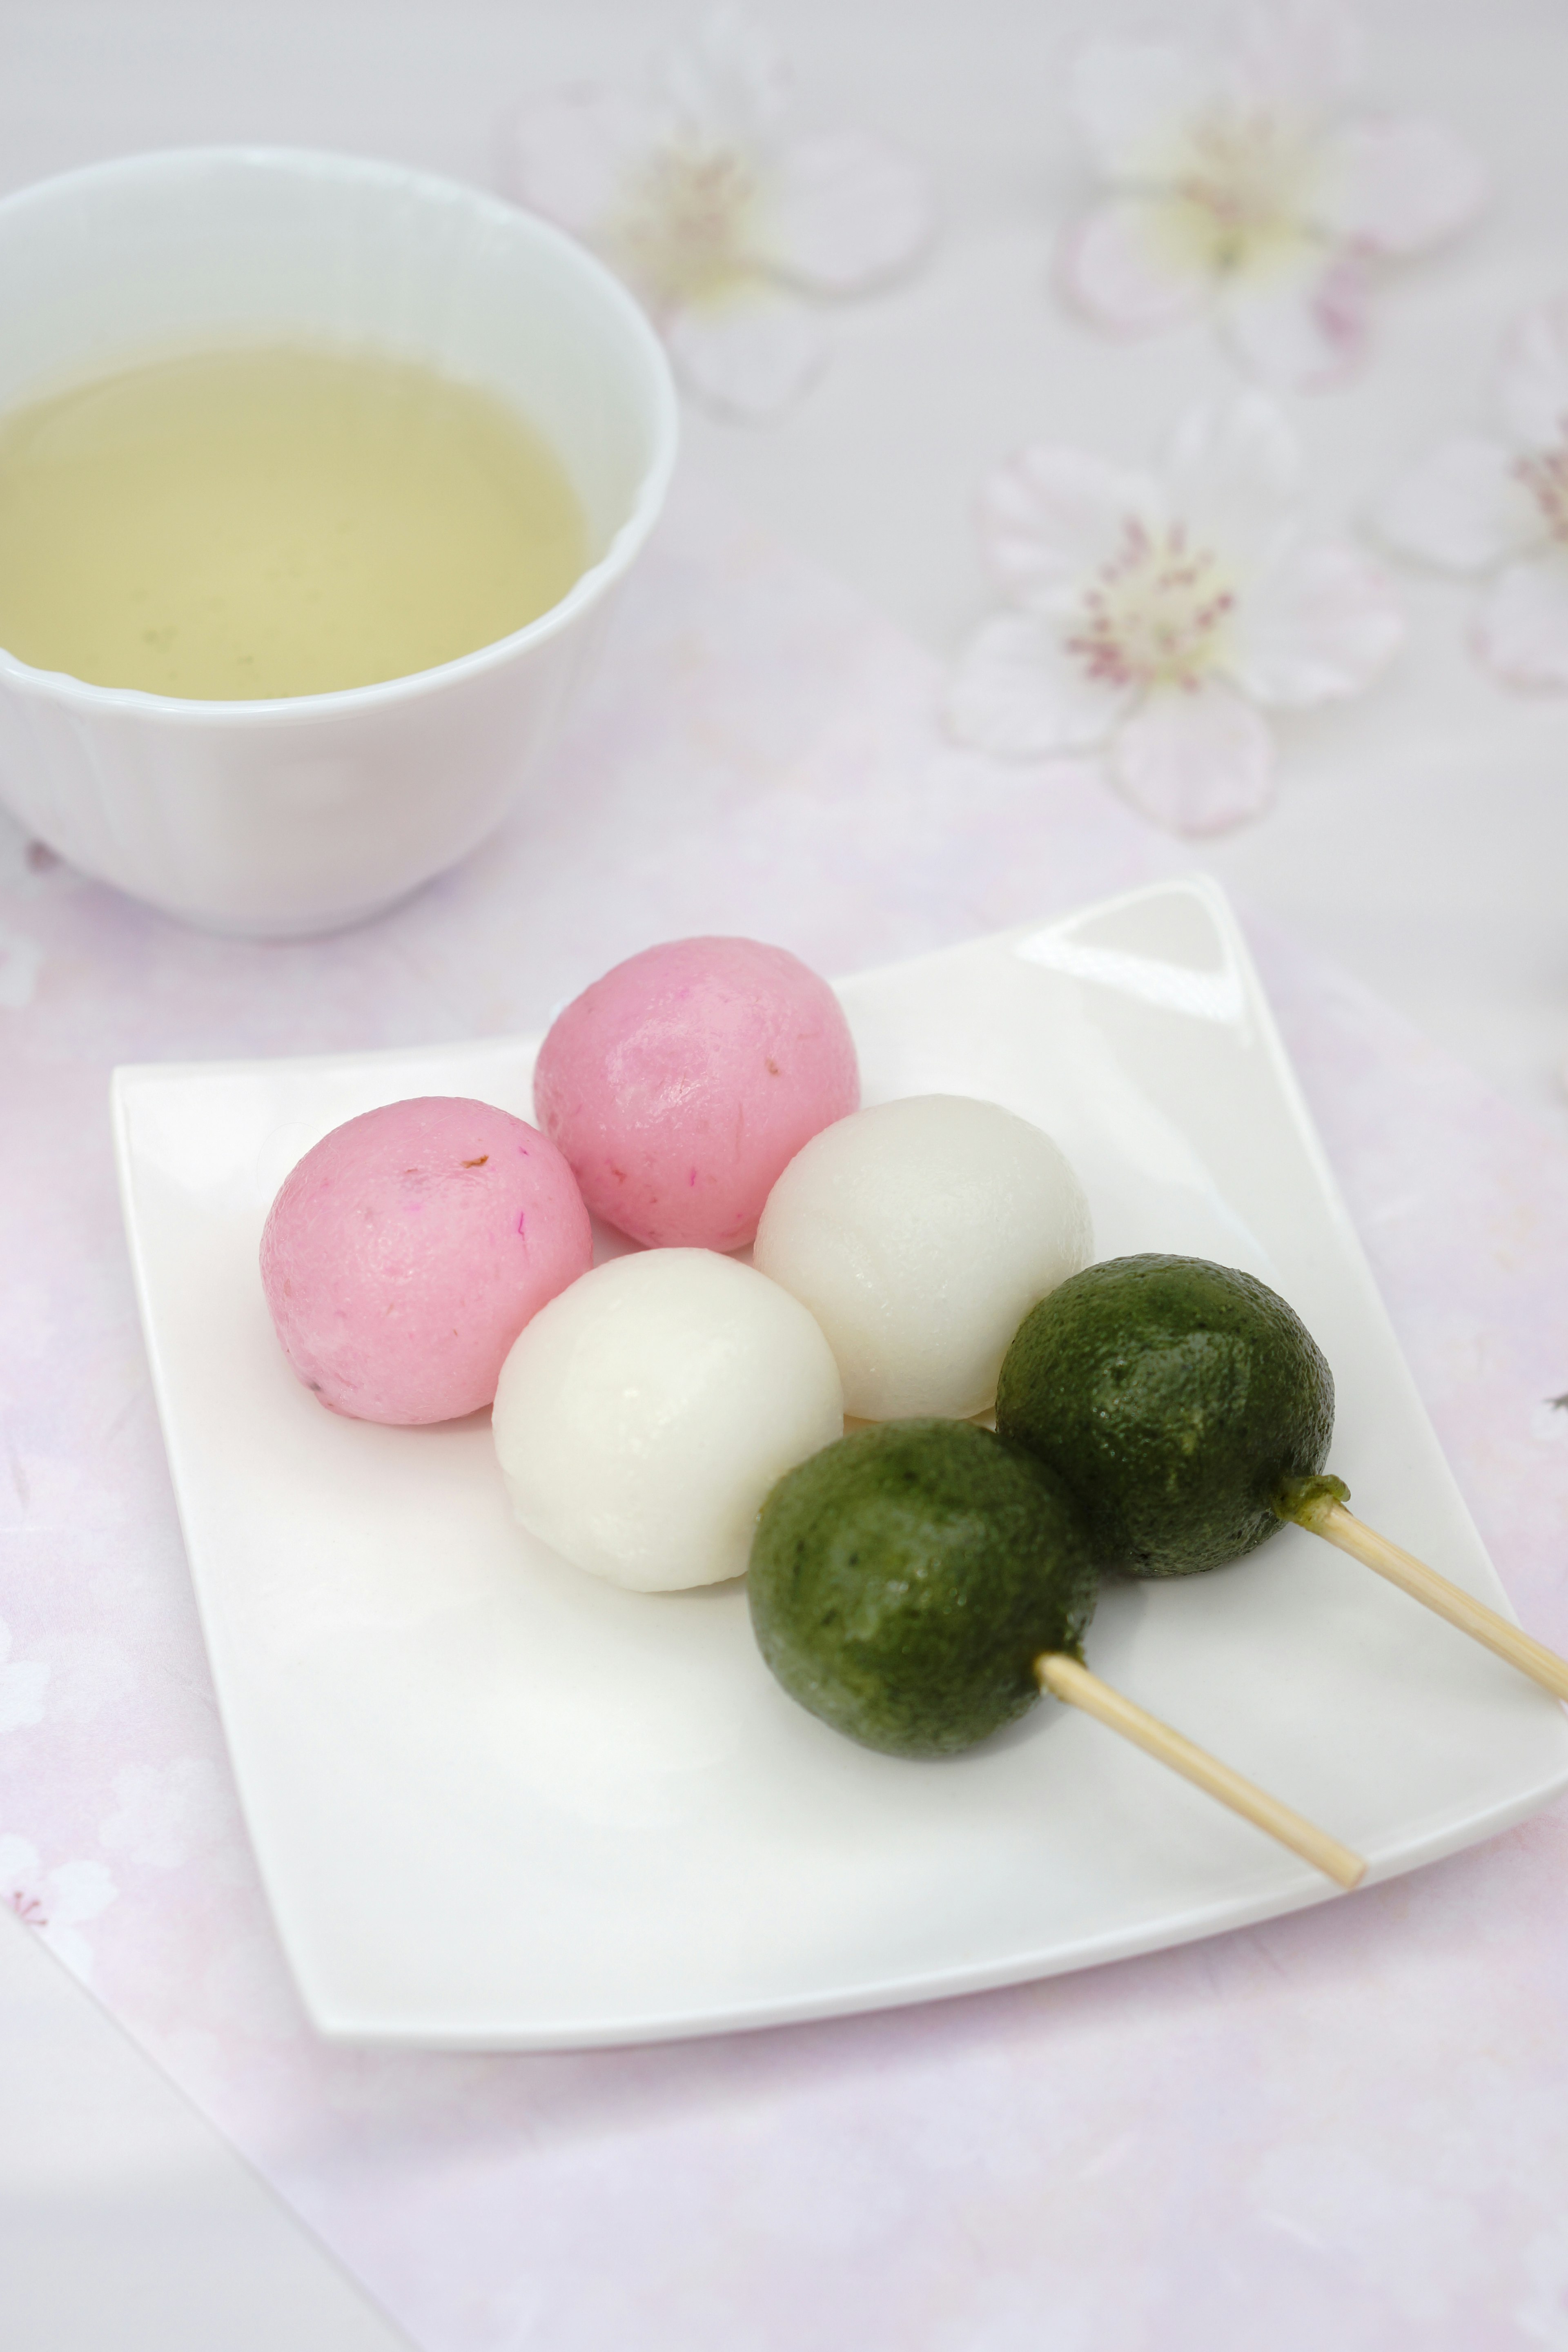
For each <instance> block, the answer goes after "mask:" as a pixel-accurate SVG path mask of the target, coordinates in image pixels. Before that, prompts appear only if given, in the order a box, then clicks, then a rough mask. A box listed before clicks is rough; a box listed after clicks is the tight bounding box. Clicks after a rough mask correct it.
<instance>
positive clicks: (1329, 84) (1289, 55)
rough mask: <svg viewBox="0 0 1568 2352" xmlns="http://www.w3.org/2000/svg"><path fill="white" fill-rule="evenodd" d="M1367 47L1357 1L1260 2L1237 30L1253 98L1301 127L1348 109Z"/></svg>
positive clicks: (1244, 73)
mask: <svg viewBox="0 0 1568 2352" xmlns="http://www.w3.org/2000/svg"><path fill="white" fill-rule="evenodd" d="M1362 47H1363V44H1362V34H1361V21H1360V16H1359V12H1358V11H1357V9H1356V8H1355V7H1354V5H1352V0H1255V5H1253V6H1251V7H1249V8H1247V9H1244V10H1243V12H1242V15H1241V19H1240V22H1239V24H1238V25H1237V61H1238V64H1239V66H1240V72H1241V80H1242V85H1243V88H1244V89H1245V90H1246V92H1247V96H1248V98H1249V99H1251V100H1252V101H1253V102H1254V104H1259V103H1261V104H1262V105H1264V106H1267V107H1268V108H1269V109H1270V110H1274V111H1277V112H1279V113H1280V114H1282V115H1284V116H1285V117H1286V119H1287V120H1294V121H1297V122H1306V121H1312V120H1313V119H1315V118H1318V117H1321V116H1322V115H1324V114H1326V113H1328V112H1330V111H1331V110H1332V109H1333V108H1335V107H1337V106H1340V105H1342V104H1343V102H1344V100H1346V99H1347V98H1348V97H1349V96H1350V94H1351V92H1352V89H1354V87H1355V85H1356V83H1357V81H1358V80H1359V79H1360V78H1361V66H1362Z"/></svg>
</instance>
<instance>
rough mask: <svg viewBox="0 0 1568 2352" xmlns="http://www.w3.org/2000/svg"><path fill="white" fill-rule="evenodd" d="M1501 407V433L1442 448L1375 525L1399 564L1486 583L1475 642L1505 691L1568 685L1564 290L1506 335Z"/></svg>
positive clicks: (1387, 502) (1567, 303) (1403, 485)
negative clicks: (1412, 560) (1480, 577)
mask: <svg viewBox="0 0 1568 2352" xmlns="http://www.w3.org/2000/svg"><path fill="white" fill-rule="evenodd" d="M1497 407H1498V413H1499V416H1500V427H1501V429H1500V431H1499V432H1498V433H1495V434H1487V433H1460V434H1456V435H1454V436H1452V437H1451V438H1450V439H1448V440H1447V441H1442V442H1439V443H1438V444H1437V446H1436V447H1435V448H1433V449H1430V450H1428V451H1427V452H1426V455H1425V456H1423V457H1419V458H1417V459H1416V461H1415V464H1414V465H1413V466H1412V467H1410V469H1409V470H1408V472H1406V473H1405V474H1402V475H1401V476H1399V477H1398V478H1396V479H1395V480H1394V482H1393V483H1391V484H1390V486H1389V488H1387V490H1385V491H1384V495H1383V496H1382V498H1381V499H1379V500H1378V501H1377V503H1376V505H1375V507H1374V509H1373V517H1372V520H1373V529H1374V530H1376V531H1377V533H1378V536H1379V537H1380V538H1381V539H1382V540H1383V541H1384V542H1385V543H1386V544H1387V545H1388V546H1390V547H1392V548H1394V549H1395V550H1396V551H1398V552H1399V553H1400V554H1403V555H1410V556H1415V557H1416V558H1417V559H1418V560H1419V561H1421V562H1426V563H1432V564H1436V565H1437V566H1438V567H1439V568H1440V569H1441V570H1444V571H1447V572H1479V573H1484V574H1487V575H1489V576H1488V578H1487V580H1486V583H1485V585H1484V586H1483V588H1482V591H1481V597H1480V603H1479V607H1478V609H1477V613H1476V618H1475V625H1474V628H1473V632H1472V635H1473V640H1474V644H1475V647H1476V651H1477V653H1478V655H1479V657H1480V659H1481V660H1482V661H1483V662H1484V663H1485V664H1486V666H1487V667H1488V668H1489V670H1491V671H1492V673H1493V675H1494V676H1495V677H1499V678H1500V679H1501V680H1502V682H1503V684H1504V685H1505V686H1514V687H1537V688H1540V687H1546V688H1563V687H1568V291H1564V292H1563V293H1559V294H1556V295H1554V296H1553V297H1552V299H1550V300H1548V301H1546V302H1542V303H1541V304H1540V305H1538V306H1537V307H1536V308H1535V309H1533V310H1528V311H1526V313H1525V314H1524V316H1523V317H1522V318H1521V319H1520V320H1518V321H1517V322H1516V323H1515V325H1514V326H1513V328H1512V329H1511V330H1510V332H1509V334H1508V335H1507V336H1506V337H1505V339H1504V341H1503V347H1502V352H1501V355H1500V362H1499V365H1498V371H1497Z"/></svg>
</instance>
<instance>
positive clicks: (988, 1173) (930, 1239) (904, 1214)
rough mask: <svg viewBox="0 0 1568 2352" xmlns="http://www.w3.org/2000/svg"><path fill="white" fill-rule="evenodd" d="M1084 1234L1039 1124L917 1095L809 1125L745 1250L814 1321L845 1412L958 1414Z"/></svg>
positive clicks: (990, 1381) (1067, 1268) (1084, 1251)
mask: <svg viewBox="0 0 1568 2352" xmlns="http://www.w3.org/2000/svg"><path fill="white" fill-rule="evenodd" d="M1093 1245H1094V1244H1093V1230H1092V1227H1091V1225H1090V1222H1089V1203H1088V1202H1087V1201H1086V1200H1085V1198H1084V1194H1083V1188H1082V1186H1081V1185H1080V1184H1079V1181H1078V1178H1077V1177H1076V1176H1075V1175H1074V1174H1073V1171H1072V1170H1071V1169H1070V1168H1069V1167H1068V1163H1067V1161H1066V1160H1065V1159H1064V1158H1063V1157H1062V1154H1061V1152H1060V1151H1059V1150H1058V1148H1057V1146H1056V1145H1055V1144H1054V1143H1053V1142H1052V1141H1051V1139H1050V1137H1049V1136H1048V1135H1046V1134H1044V1133H1042V1131H1041V1130H1040V1129H1039V1128H1037V1127H1034V1126H1031V1124H1030V1123H1029V1121H1028V1120H1027V1119H1026V1118H1019V1117H1018V1116H1017V1115H1016V1112H1013V1111H1010V1110H1004V1109H1003V1108H1002V1107H1001V1106H1000V1104H998V1103H988V1102H976V1101H973V1100H971V1099H970V1098H969V1097H966V1096H960V1095H918V1096H914V1097H910V1098H909V1099H907V1100H905V1101H903V1102H890V1103H879V1104H877V1105H876V1106H875V1107H873V1108H870V1109H868V1110H860V1111H856V1112H855V1113H853V1115H852V1116H851V1117H850V1118H841V1119H839V1120H838V1121H837V1124H836V1125H835V1126H833V1127H829V1128H825V1129H823V1131H822V1133H821V1134H820V1135H817V1136H815V1137H813V1139H812V1140H811V1141H810V1142H809V1143H808V1144H806V1145H805V1149H804V1150H801V1151H798V1152H797V1153H796V1154H795V1158H794V1159H793V1160H791V1161H790V1163H789V1166H788V1167H787V1168H786V1169H785V1170H784V1174H783V1175H782V1176H781V1177H780V1178H779V1180H778V1181H777V1183H776V1184H775V1185H774V1186H773V1191H772V1192H770V1193H769V1195H768V1199H767V1203H766V1206H765V1207H764V1208H763V1216H762V1223H761V1224H760V1225H759V1226H758V1228H757V1239H756V1244H755V1247H754V1249H753V1251H752V1256H753V1258H754V1260H755V1263H756V1264H757V1265H758V1266H760V1267H761V1269H762V1271H763V1273H764V1274H766V1275H768V1276H771V1277H772V1278H773V1281H774V1282H776V1283H778V1284H779V1285H781V1286H782V1287H783V1288H784V1289H785V1290H787V1291H790V1292H792V1293H793V1294H794V1296H795V1297H796V1298H798V1299H799V1300H800V1301H801V1302H802V1304H803V1305H805V1306H806V1307H809V1308H810V1309H811V1311H812V1313H813V1315H814V1316H815V1317H816V1320H817V1321H818V1323H820V1325H821V1326H822V1328H823V1329H824V1331H826V1334H827V1338H828V1340H829V1343H830V1344H831V1346H832V1349H833V1352H834V1354H835V1356H836V1357H837V1360H838V1369H839V1371H840V1373H841V1374H842V1376H843V1381H844V1405H845V1410H846V1412H849V1413H852V1414H854V1415H856V1416H857V1417H858V1418H859V1419H861V1420H864V1421H898V1420H903V1419H905V1418H907V1417H910V1416H912V1415H920V1414H925V1413H940V1414H944V1415H946V1416H948V1417H950V1418H952V1419H954V1420H963V1419H966V1418H967V1417H968V1416H969V1415H971V1414H973V1413H977V1412H984V1411H985V1410H986V1409H987V1407H988V1406H990V1405H992V1404H994V1402H995V1400H996V1375H997V1373H998V1372H999V1370H1001V1366H1002V1359H1003V1357H1004V1356H1005V1353H1006V1351H1007V1348H1008V1345H1009V1342H1010V1341H1011V1339H1012V1338H1013V1335H1014V1333H1015V1332H1016V1329H1017V1328H1018V1326H1019V1324H1020V1323H1021V1322H1022V1321H1023V1319H1024V1318H1025V1316H1026V1314H1027V1313H1028V1311H1029V1309H1030V1307H1034V1306H1035V1305H1037V1302H1038V1301H1039V1300H1040V1299H1042V1298H1044V1297H1046V1296H1047V1293H1048V1292H1050V1291H1052V1290H1054V1289H1055V1288H1056V1287H1057V1286H1058V1283H1062V1282H1065V1281H1066V1280H1067V1278H1068V1276H1069V1275H1072V1274H1077V1273H1079V1271H1080V1269H1081V1268H1082V1267H1084V1266H1086V1265H1088V1264H1089V1257H1090V1255H1092V1251H1093Z"/></svg>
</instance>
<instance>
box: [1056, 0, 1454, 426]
mask: <svg viewBox="0 0 1568 2352" xmlns="http://www.w3.org/2000/svg"><path fill="white" fill-rule="evenodd" d="M1360 48H1361V43H1360V38H1359V26H1358V21H1357V17H1356V15H1355V13H1354V12H1353V11H1352V8H1351V7H1350V6H1349V5H1346V0H1253V5H1249V6H1247V7H1246V8H1244V9H1243V10H1242V12H1241V13H1240V15H1239V16H1238V17H1237V20H1236V22H1235V24H1234V26H1233V27H1232V30H1231V34H1230V37H1228V38H1227V39H1226V40H1224V41H1223V43H1220V44H1217V45H1216V46H1215V47H1214V48H1213V49H1212V50H1205V51H1200V50H1198V49H1197V48H1195V47H1186V46H1184V45H1182V44H1180V43H1177V42H1174V41H1163V40H1154V39H1125V38H1116V39H1109V38H1108V39H1102V40H1092V41H1089V42H1088V43H1086V44H1085V45H1084V47H1082V48H1081V49H1080V50H1079V53H1078V56H1077V58H1076V60H1075V63H1074V68H1073V73H1072V101H1073V107H1074V110H1075V112H1076V114H1077V117H1078V120H1079V127H1080V129H1081V131H1082V133H1083V136H1084V139H1085V141H1086V142H1087V144H1088V147H1089V152H1090V154H1091V156H1092V158H1093V160H1094V162H1095V163H1096V164H1097V165H1098V167H1099V169H1100V173H1102V175H1103V177H1104V178H1105V180H1106V181H1107V182H1108V183H1109V194H1107V195H1106V197H1105V198H1104V200H1103V201H1102V202H1101V203H1100V204H1099V205H1096V206H1095V208H1094V209H1093V210H1092V211H1090V212H1089V214H1088V215H1086V216H1084V217H1083V218H1080V219H1079V220H1078V221H1076V222H1075V223H1074V224H1073V225H1072V226H1071V227H1070V228H1069V229H1068V233H1067V236H1066V237H1065V240H1064V242H1063V245H1062V247H1061V251H1060V256H1059V275H1060V281H1061V285H1062V289H1063V290H1064V292H1065V293H1066V294H1067V296H1068V299H1070V300H1071V301H1072V302H1073V303H1074V305H1075V306H1076V307H1077V308H1078V309H1079V310H1081V311H1082V312H1083V313H1084V314H1085V315H1086V316H1087V317H1088V318H1089V319H1091V320H1093V321H1094V322H1095V323H1096V324H1097V325H1099V326H1100V327H1103V328H1105V329H1107V330H1109V331H1111V332H1112V333H1117V334H1126V335H1131V334H1144V333H1153V332H1157V331H1160V330H1162V329H1165V328H1171V327H1177V326H1184V325H1187V324H1189V323H1191V322H1192V321H1194V320H1197V319H1200V318H1203V317H1205V316H1207V317H1211V318H1213V320H1215V324H1216V326H1217V328H1218V330H1219V332H1220V334H1221V336H1222V338H1223V339H1224V341H1225V342H1226V345H1227V346H1228V348H1229V350H1230V352H1231V354H1232V356H1233V358H1234V359H1235V360H1236V361H1237V363H1238V364H1239V365H1240V366H1241V367H1242V368H1243V369H1244V370H1245V371H1246V372H1247V373H1249V374H1252V375H1256V376H1258V377H1261V378H1263V379H1265V380H1266V381H1269V382H1273V383H1280V384H1289V385H1291V386H1294V387H1295V388H1297V389H1302V390H1304V389H1308V388H1315V387H1319V386H1322V385H1325V384H1330V383H1334V382H1335V381H1337V380H1338V379H1340V378H1342V376H1344V375H1345V374H1346V373H1348V372H1349V371H1350V370H1351V369H1352V367H1353V366H1354V364H1355V363H1356V362H1357V361H1358V360H1359V359H1360V358H1361V356H1362V353H1363V348H1364V344H1365V339H1366V307H1367V299H1368V295H1369V292H1370V290H1371V288H1372V286H1373V281H1374V278H1375V274H1376V272H1377V270H1378V269H1379V268H1381V267H1383V266H1384V265H1386V264H1388V263H1390V262H1394V261H1399V260H1403V259H1404V258H1405V257H1407V256H1410V255H1413V254H1416V253H1420V252H1423V251H1425V250H1426V248H1427V247H1432V246H1435V245H1437V244H1440V243H1442V242H1443V241H1444V240H1445V239H1447V238H1448V237H1450V236H1454V235H1455V234H1456V233H1457V232H1458V230H1459V229H1461V228H1462V227H1464V226H1465V225H1466V223H1467V222H1468V221H1469V220H1470V219H1471V218H1472V216H1473V215H1474V214H1475V213H1476V212H1477V211H1478V210H1479V206H1480V205H1481V202H1482V199H1483V195H1484V192H1485V182H1484V176H1483V173H1482V171H1481V167H1480V165H1479V163H1478V161H1477V160H1476V158H1475V157H1474V156H1473V155H1472V154H1471V153H1470V152H1469V151H1468V149H1467V148H1465V147H1464V146H1462V145H1461V144H1460V142H1458V140H1457V139H1456V138H1454V137H1453V136H1452V134H1451V133H1450V132H1449V131H1447V130H1445V129H1444V128H1443V126H1442V125H1441V124H1439V123H1436V122H1431V121H1425V120H1423V119H1420V118H1417V117H1412V116H1403V115H1391V114H1380V113H1372V112H1368V111H1355V110H1352V107H1351V103H1350V101H1351V100H1352V96H1353V92H1354V89H1355V87H1356V84H1357V81H1358V79H1359V66H1360Z"/></svg>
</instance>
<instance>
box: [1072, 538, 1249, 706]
mask: <svg viewBox="0 0 1568 2352" xmlns="http://www.w3.org/2000/svg"><path fill="white" fill-rule="evenodd" d="M1235 607H1236V592H1235V590H1234V589H1233V588H1231V587H1229V586H1228V585H1227V584H1226V576H1225V572H1224V571H1223V569H1222V567H1221V564H1220V561H1219V558H1218V557H1217V556H1216V555H1215V554H1213V553H1212V552H1211V551H1208V550H1207V549H1204V548H1199V549H1197V550H1193V549H1190V548H1189V546H1188V542H1187V530H1186V526H1185V524H1184V523H1181V522H1176V523H1173V524H1171V525H1170V526H1169V528H1168V529H1166V530H1163V531H1153V530H1150V528H1149V526H1148V525H1147V524H1146V523H1145V522H1144V521H1143V520H1142V519H1141V518H1140V517H1138V516H1136V515H1130V516H1129V517H1128V518H1127V519H1126V520H1125V522H1124V523H1123V525H1122V533H1121V544H1120V546H1119V547H1118V549H1117V551H1116V553H1115V554H1114V555H1112V556H1110V558H1109V559H1108V560H1107V561H1106V562H1104V563H1103V564H1102V565H1101V566H1100V570H1099V572H1096V573H1095V574H1094V576H1093V577H1092V579H1091V580H1090V582H1089V585H1088V587H1087V588H1086V589H1085V590H1084V592H1083V608H1082V609H1083V618H1082V623H1081V625H1080V626H1079V629H1078V631H1077V633H1076V634H1075V635H1072V636H1069V637H1067V638H1065V639H1064V640H1063V642H1064V644H1065V646H1066V647H1067V650H1068V653H1069V654H1072V655H1074V656H1076V657H1077V658H1078V660H1079V662H1080V663H1081V664H1082V666H1083V667H1084V668H1085V670H1086V671H1087V672H1088V674H1089V677H1091V678H1093V679H1095V680H1096V681H1097V682H1099V683H1100V684H1102V685H1107V686H1114V687H1128V686H1131V687H1153V686H1180V687H1184V688H1187V689H1189V690H1191V689H1192V688H1195V687H1196V686H1197V685H1198V683H1199V681H1200V680H1201V679H1202V678H1203V677H1205V675H1206V674H1207V673H1208V672H1209V671H1210V670H1212V669H1214V668H1215V667H1217V666H1218V663H1219V659H1220V632H1221V629H1222V627H1223V625H1224V623H1225V620H1226V615H1227V614H1230V613H1231V612H1233V611H1234V610H1235Z"/></svg>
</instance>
